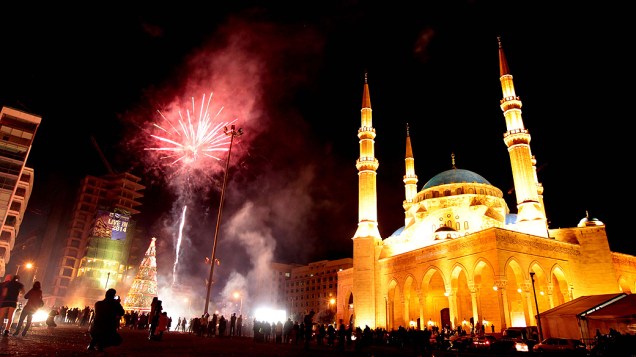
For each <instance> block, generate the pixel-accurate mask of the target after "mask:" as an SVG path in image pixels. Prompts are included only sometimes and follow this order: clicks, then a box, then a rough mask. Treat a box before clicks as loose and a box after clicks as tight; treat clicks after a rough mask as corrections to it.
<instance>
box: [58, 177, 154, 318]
mask: <svg viewBox="0 0 636 357" xmlns="http://www.w3.org/2000/svg"><path fill="white" fill-rule="evenodd" d="M140 181H141V178H139V177H137V176H135V175H133V174H131V173H112V174H109V175H106V176H103V177H95V176H87V177H85V178H84V179H83V180H82V182H81V184H80V187H79V189H78V193H77V198H76V200H75V203H74V205H73V208H72V212H71V219H70V222H69V228H68V237H67V238H66V242H65V244H64V247H63V252H62V257H61V260H60V261H59V265H58V268H57V272H56V274H55V278H54V283H53V288H52V297H53V298H54V304H65V305H69V306H85V305H91V306H92V305H93V304H94V303H95V301H97V300H101V299H102V298H103V296H104V291H105V290H106V289H107V288H110V287H115V288H117V286H118V284H120V283H121V282H122V281H124V280H125V279H132V278H134V274H132V273H131V271H133V270H134V269H136V268H137V265H138V264H139V262H129V261H128V255H129V254H128V253H129V251H130V247H131V245H132V240H133V239H134V231H135V221H134V220H133V219H132V218H133V217H134V216H135V215H136V214H138V213H140V211H139V210H138V209H137V207H138V206H140V205H141V202H139V199H141V198H142V197H143V194H142V193H141V192H140V191H142V190H144V189H145V186H143V185H142V184H141V183H140ZM126 283H127V284H126V285H130V283H131V281H127V282H126Z"/></svg>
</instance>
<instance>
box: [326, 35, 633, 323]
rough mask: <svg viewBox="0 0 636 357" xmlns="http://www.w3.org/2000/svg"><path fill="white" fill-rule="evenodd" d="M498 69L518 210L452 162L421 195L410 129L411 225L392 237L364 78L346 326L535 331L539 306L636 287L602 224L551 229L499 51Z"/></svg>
mask: <svg viewBox="0 0 636 357" xmlns="http://www.w3.org/2000/svg"><path fill="white" fill-rule="evenodd" d="M499 65H500V82H501V88H502V93H503V98H502V99H501V102H500V107H501V110H502V111H503V116H504V119H505V124H506V129H507V130H506V132H505V133H504V136H503V139H504V143H505V145H506V147H507V150H508V153H509V157H510V167H511V169H512V178H513V181H514V192H515V195H516V204H517V209H516V213H511V212H510V210H509V208H508V205H507V203H506V201H505V200H504V198H503V193H502V191H501V190H500V189H499V188H497V187H494V186H492V185H491V184H490V183H489V182H488V181H487V180H486V179H485V178H484V177H482V176H480V175H478V174H477V173H475V172H472V171H469V170H465V169H461V168H457V167H456V165H455V162H454V158H453V159H452V161H451V165H449V166H450V168H449V170H447V171H444V172H441V173H439V174H438V175H435V176H434V177H432V178H431V179H430V180H428V181H427V182H426V183H424V185H423V186H422V187H421V189H419V190H418V188H417V183H418V177H417V175H416V174H415V158H414V157H413V152H412V146H411V138H410V133H409V132H408V129H407V134H406V155H405V175H404V187H405V198H404V201H403V208H404V226H403V227H401V228H399V229H398V230H396V231H395V232H394V233H393V234H392V235H391V236H389V237H385V238H382V237H381V236H380V233H379V231H378V219H377V195H376V175H377V169H378V166H379V162H378V160H377V159H376V157H375V152H374V144H375V139H376V132H375V129H374V128H373V124H372V112H371V99H370V94H369V85H368V81H367V79H366V78H365V83H364V88H363V96H362V110H361V127H360V129H359V130H358V137H359V139H360V140H359V143H360V157H359V159H358V160H357V162H356V167H357V169H358V184H359V191H358V194H359V207H358V209H359V222H358V228H357V231H356V233H355V235H354V237H353V239H352V240H353V267H352V268H351V269H347V270H345V271H343V272H341V273H339V274H338V294H337V298H338V301H337V319H343V320H344V321H349V322H351V323H353V324H354V325H355V326H360V327H362V328H364V327H365V325H368V326H369V327H371V328H376V327H384V328H387V329H397V328H398V327H399V326H403V327H408V326H419V327H425V326H426V325H438V326H446V325H449V326H450V327H452V328H456V327H457V326H460V325H462V323H463V321H470V320H471V319H472V320H473V321H475V322H476V321H480V322H487V324H488V325H490V324H494V325H495V326H496V327H497V330H498V331H499V330H500V329H503V328H505V327H508V326H534V325H537V321H536V315H537V308H538V311H539V312H541V311H546V310H548V309H550V308H553V307H555V306H559V305H561V304H563V303H565V302H568V301H571V300H573V299H574V298H577V297H579V296H586V295H596V294H611V293H618V292H626V293H631V292H632V291H634V288H635V283H636V257H634V256H631V255H627V254H622V253H617V252H612V251H610V247H609V243H608V239H607V234H606V230H605V225H604V224H603V223H602V222H600V221H598V220H596V219H593V218H591V217H589V216H586V217H584V218H583V219H582V220H581V221H580V222H579V223H578V225H576V226H575V227H571V228H559V229H551V228H549V227H548V220H547V218H546V217H547V216H546V209H545V207H544V200H543V195H544V192H543V191H544V190H543V186H542V185H541V183H540V182H539V180H538V177H537V170H536V159H535V157H534V156H533V155H532V152H531V150H530V133H529V131H528V130H527V129H526V127H525V126H524V123H523V120H522V117H521V100H520V98H519V97H518V96H517V94H516V93H515V89H514V83H513V77H512V74H511V72H510V71H509V68H508V63H507V61H506V58H505V56H504V52H503V49H502V46H501V44H500V45H499ZM476 144H477V143H476ZM554 194H557V193H554ZM530 273H533V275H534V286H535V288H536V298H537V304H536V306H537V307H535V300H534V294H533V284H532V283H533V280H532V279H531V274H530ZM464 328H466V327H464Z"/></svg>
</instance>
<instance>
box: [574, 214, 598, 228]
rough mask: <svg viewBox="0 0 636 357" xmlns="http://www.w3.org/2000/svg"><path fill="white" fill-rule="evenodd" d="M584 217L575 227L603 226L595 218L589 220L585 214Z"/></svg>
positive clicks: (588, 216)
mask: <svg viewBox="0 0 636 357" xmlns="http://www.w3.org/2000/svg"><path fill="white" fill-rule="evenodd" d="M585 213H586V215H585V217H583V218H582V219H581V220H580V221H579V224H577V227H590V226H602V225H604V223H603V222H601V221H600V220H598V219H597V218H593V217H592V218H590V215H589V214H588V213H587V212H585Z"/></svg>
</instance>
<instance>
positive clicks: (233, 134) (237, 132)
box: [203, 125, 243, 314]
mask: <svg viewBox="0 0 636 357" xmlns="http://www.w3.org/2000/svg"><path fill="white" fill-rule="evenodd" d="M225 135H228V136H230V147H229V149H228V151H227V161H226V162H225V176H224V177H223V186H222V187H221V198H220V200H219V212H218V215H217V217H216V228H215V230H214V242H213V243H212V257H211V259H210V262H211V264H210V276H209V277H208V282H207V285H208V290H207V293H206V296H205V308H204V311H203V313H205V314H207V313H208V306H209V305H210V291H211V288H212V277H213V276H214V260H215V259H216V242H217V240H218V238H219V226H220V225H221V212H222V211H223V198H224V197H225V187H226V186H227V175H228V171H229V170H230V155H231V154H232V144H233V143H234V138H235V137H237V136H241V135H243V129H241V128H239V129H236V127H235V126H234V125H232V126H231V127H230V129H228V128H227V127H225Z"/></svg>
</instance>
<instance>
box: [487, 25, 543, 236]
mask: <svg viewBox="0 0 636 357" xmlns="http://www.w3.org/2000/svg"><path fill="white" fill-rule="evenodd" d="M497 42H498V44H499V72H500V77H499V81H500V82H501V90H502V92H503V98H502V99H501V101H500V107H501V110H502V111H503V113H504V118H505V119H506V129H507V131H506V132H505V133H504V142H505V144H506V146H507V147H508V154H509V155H510V164H511V167H512V177H513V181H514V187H515V194H516V198H517V223H516V224H517V226H518V228H519V230H520V231H523V232H525V233H529V234H534V235H537V236H542V237H547V236H548V231H547V229H548V225H547V219H546V215H545V207H544V205H543V186H542V185H541V184H540V183H539V181H538V178H537V171H536V159H535V158H534V156H533V155H532V152H531V150H530V133H529V132H528V130H527V129H526V128H525V127H524V124H523V119H522V117H521V100H520V99H519V97H518V96H517V95H516V93H515V86H514V82H513V80H512V74H510V70H509V68H508V62H507V61H506V56H505V55H504V51H503V46H502V43H501V37H498V38H497Z"/></svg>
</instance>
